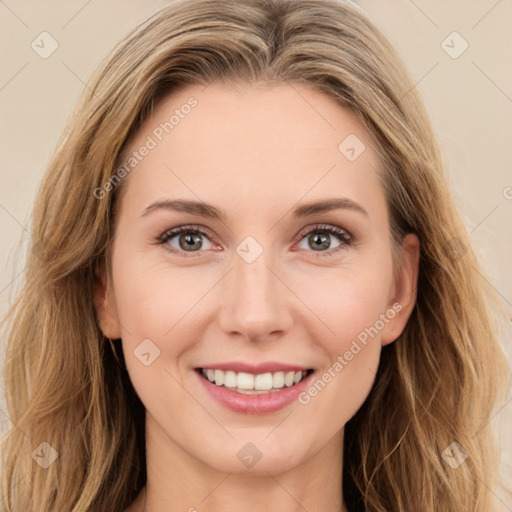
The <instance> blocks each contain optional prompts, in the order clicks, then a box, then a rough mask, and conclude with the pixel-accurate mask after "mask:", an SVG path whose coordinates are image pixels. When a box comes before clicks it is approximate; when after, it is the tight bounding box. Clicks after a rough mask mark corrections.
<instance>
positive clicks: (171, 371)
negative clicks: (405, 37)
mask: <svg viewBox="0 0 512 512" xmlns="http://www.w3.org/2000/svg"><path fill="white" fill-rule="evenodd" d="M191 96H193V97H194V98H195V99H197V101H198V105H197V106H196V107H195V108H194V109H192V110H191V112H190V114H188V115H187V116H185V117H184V118H183V119H181V120H180V123H179V124H178V125H177V126H175V128H174V129H173V131H172V132H171V133H169V134H168V135H166V136H165V137H164V138H163V140H162V141H161V142H159V143H158V145H157V146H156V147H155V148H154V149H152V150H151V151H150V152H149V154H148V155H147V156H145V157H144V158H143V159H142V161H141V162H140V163H139V164H138V165H137V167H136V168H135V169H134V170H132V171H131V173H130V174H129V175H128V177H127V178H125V179H124V182H123V183H122V187H123V194H122V199H121V201H120V203H118V205H117V206H118V210H117V222H116V236H115V239H114V242H113V252H112V286H108V285H107V281H106V278H105V272H104V271H103V269H99V270H98V280H97V283H96V286H95V297H96V307H97V311H98V319H99V323H100V327H101V329H102V331H103V333H104V334H105V335H106V336H108V337H109V338H111V339H117V338H122V345H123V351H124V354H125V358H126V363H127V367H128V371H129V374H130V378H131V380H132V382H133V385H134V387H135V389H136V391H137V393H138V395H139V396H140V398H141V400H142V402H143V403H144V405H145V407H146V411H147V412H146V457H147V465H148V484H147V487H146V488H145V489H143V491H142V492H141V493H140V495H139V496H138V498H137V500H136V501H135V502H134V503H133V504H132V506H131V507H129V508H128V509H127V511H129V512H141V511H143V510H145V511H146V512H150V511H152V512H155V511H159V512H166V511H178V510H179V511H185V510H189V511H192V510H194V508H192V507H195V509H197V510H199V511H201V512H202V511H209V512H218V511H223V512H226V511H227V512H229V511H235V510H237V511H238V510H240V509H243V510H244V511H245V512H255V511H261V510H269V511H280V512H287V511H289V512H291V511H297V510H304V509H305V510H315V511H317V512H327V511H329V512H332V511H333V510H341V511H346V509H345V507H344V504H343V497H342V494H341V485H340V483H341V471H342V458H343V433H344V425H345V423H346V422H347V421H348V420H349V419H350V418H351V417H352V416H353V415H354V413H355V412H356V411H357V410H358V409H359V408H360V406H361V404H362V403H363V401H364V400H365V398H366V397H367V395H368V393H369V391H370V389H371V387H372V385H373V382H374V379H375V373H376V371H377V367H378V363H379V358H380V353H381V348H382V346H384V345H386V344H389V343H392V342H393V341H394V340H396V338H397V337H398V336H399V335H400V333H401V332H402V331H403V329H404V327H405V325H406V323H407V320H408V318H409V316H410V313H411V311H412V309H413V307H414V303H415V300H416V282H417V273H418V259H419V242H418V239H417V237H416V236H415V235H412V234H411V235H408V236H407V237H406V238H405V241H404V244H403V247H402V257H403V262H404V264H403V269H402V271H401V273H400V274H399V275H398V276H397V277H396V278H395V277H394V275H393V265H392V256H391V245H390V234H389V233H390V231H389V219H388V213H387V212H388V210H387V205H386V200H385V196H384V190H383V188H382V186H381V184H380V182H379V180H378V177H377V171H378V169H379V167H380V165H381V164H380V162H379V160H378V158H377V155H376V153H375V152H374V151H373V150H372V148H371V144H372V140H371V139H370V136H369V134H368V132H367V131H366V129H365V128H364V126H363V125H362V123H361V122H360V121H359V119H358V117H357V116H356V115H355V114H353V113H352V112H351V111H349V110H347V109H345V108H343V107H341V106H340V105H338V104H337V103H335V102H334V100H332V99H331V98H329V97H328V96H327V95H325V94H324V93H322V92H320V91H317V90H315V89H313V88H311V87H310V86H307V85H304V84H302V85H300V84H294V85H293V87H292V86H291V85H289V84H278V85H273V86H265V87H263V86H259V87H257V86H247V85H237V86H236V87H234V84H227V83H216V84H213V85H210V86H208V87H207V88H205V87H204V86H200V85H197V86H188V87H187V88H185V89H183V90H181V91H178V92H174V93H173V94H172V95H171V96H169V97H167V98H166V99H165V101H164V102H163V103H161V104H160V105H158V106H157V108H156V109H155V110H154V112H153V114H152V117H151V118H149V119H148V120H146V122H145V123H144V125H143V126H142V128H141V129H140V131H139V132H138V134H137V135H136V136H135V138H134V139H133V140H132V141H131V142H130V145H129V148H128V152H131V151H133V150H137V149H138V148H140V146H142V145H143V144H144V142H145V141H146V140H147V136H148V135H151V133H152V131H153V130H154V129H155V128H156V127H157V126H158V125H159V124H160V123H161V122H164V121H165V120H168V119H169V117H170V116H171V115H172V113H173V112H174V110H175V109H176V108H180V106H182V105H183V104H185V103H186V102H187V100H188V99H189V98H190V97H191ZM348 134H356V135H357V137H358V138H359V139H360V140H361V141H363V143H364V144H365V145H366V149H365V150H364V151H363V152H362V154H361V155H360V156H359V157H358V158H357V159H356V160H355V161H349V160H348V159H347V158H346V157H345V156H344V155H343V154H342V153H341V152H340V151H339V150H338V145H339V144H340V142H342V141H343V140H344V139H345V137H346V136H347V135H348ZM336 196H343V197H347V198H350V199H352V200H353V201H355V202H357V203H358V204H360V205H361V206H362V207H363V208H364V209H365V210H366V211H367V214H368V215H367V216H366V215H363V214H361V213H360V212H357V211H354V210H350V209H337V210H331V211H328V212H324V213H319V214H315V215H312V216H310V217H306V218H293V217H292V215H291V212H292V210H293V209H294V208H295V207H296V206H298V204H303V203H305V202H310V201H313V200H319V199H326V198H330V197H336ZM176 198H182V199H189V200H202V201H205V202H208V203H211V204H213V205H215V206H216V207H217V208H222V209H224V210H225V212H226V219H225V220H224V221H222V222H221V221H219V220H214V219H209V218H205V217H201V216H197V215H193V214H189V213H184V212H177V211H172V210H170V209H164V208H161V209H157V210H154V211H152V212H151V213H149V214H148V215H144V216H143V212H144V211H145V209H146V208H147V207H148V206H149V205H150V204H152V203H153V202H155V201H161V200H165V199H176ZM190 224H195V225H200V226H202V227H204V228H207V230H208V231H209V232H210V233H211V236H206V237H205V236H201V235H199V237H200V239H201V240H202V246H201V248H199V249H197V248H196V249H192V250H191V251H189V252H186V251H185V250H184V249H180V245H179V241H180V235H177V236H175V237H174V238H173V239H172V241H169V242H168V243H167V245H171V246H172V247H174V249H175V250H177V251H181V254H182V255H183V256H180V255H178V254H173V253H171V252H169V250H167V249H166V246H165V245H158V244H156V243H155V241H154V239H155V238H156V237H158V236H159V235H161V234H162V233H163V232H165V231H167V230H169V229H170V228H175V227H178V226H184V225H190ZM317 224H327V225H332V226H338V227H340V228H341V229H344V230H346V231H348V232H349V233H350V234H351V235H352V237H353V244H352V245H350V246H341V249H340V250H338V251H335V252H333V253H332V254H331V255H329V256H323V257H322V255H321V252H322V250H323V251H324V252H326V251H328V250H330V249H332V248H336V247H339V246H340V245H342V244H343V241H340V240H339V239H338V238H337V237H336V236H335V235H332V234H331V235H327V238H328V241H330V246H328V248H324V249H322V250H315V245H314V243H315V242H314V240H313V241H312V240H311V237H309V235H308V232H309V231H310V229H313V228H315V226H316V225H317ZM301 233H303V235H302V237H301V238H300V239H298V238H297V237H298V236H299V235H301ZM315 233H317V232H313V233H312V234H315ZM320 234H321V233H320ZM183 236H184V235H181V237H182V239H183ZM247 236H251V237H253V238H254V239H255V240H256V241H257V242H258V244H259V245H260V246H261V247H262V248H263V252H262V254H261V255H260V256H259V257H258V258H256V259H255V260H254V261H253V262H252V263H247V262H246V261H244V259H242V258H241V257H240V256H239V254H238V253H237V252H236V248H237V246H238V245H239V244H240V243H241V242H242V241H243V240H244V239H245V238H246V237H247ZM308 239H309V241H308ZM187 255H188V256H189V257H187ZM395 303H399V304H400V305H401V310H400V312H399V313H397V314H396V315H395V316H394V318H393V319H389V320H388V321H387V322H386V323H385V325H384V327H383V328H382V329H381V330H380V331H379V333H378V335H376V336H374V337H373V338H370V341H369V342H368V344H367V345H366V346H365V347H364V348H363V350H361V351H360V352H359V353H358V354H357V355H356V356H354V358H353V359H352V360H351V361H350V362H349V363H348V364H347V365H346V366H345V367H344V368H343V370H342V371H341V372H339V373H337V374H336V377H335V378H333V379H332V381H331V382H329V383H328V384H327V385H326V386H325V388H324V389H323V390H322V391H321V392H320V393H318V395H317V396H315V397H314V398H312V399H311V401H310V403H308V404H307V405H302V404H300V403H298V402H294V403H292V404H291V405H289V406H287V407H286V408H285V409H282V410H280V411H278V412H274V413H269V414H261V415H245V414H240V413H235V412H232V411H229V410H227V409H225V408H224V407H223V406H222V405H220V404H218V403H217V402H216V401H214V400H213V399H212V398H211V397H210V395H209V394H208V393H207V391H206V390H205V389H204V387H203V386H202V384H201V382H200V381H199V379H198V376H197V374H196V373H195V372H194V368H195V367H198V366H204V365H205V363H208V362H210V363H217V362H224V361H241V360H242V361H251V362H261V361H269V360H271V361H281V362H287V363H294V364H298V365H303V366H306V367H308V368H315V369H317V370H318V373H317V375H321V374H322V373H323V372H324V371H326V370H327V369H328V368H329V367H332V364H333V362H334V361H336V359H337V357H338V356H339V355H343V354H344V353H345V352H346V351H347V350H348V349H349V348H350V345H351V343H352V341H353V340H355V339H356V337H357V336H358V334H359V333H361V332H362V331H364V329H365V328H368V327H370V326H373V325H374V324H375V322H376V320H378V319H379V315H381V314H383V313H386V311H388V310H389V309H390V308H392V305H393V304H395ZM148 338H149V339H151V340H152V342H153V343H154V344H155V345H156V346H158V348H159V349H160V351H161V352H160V356H159V357H158V358H156V359H155V360H154V361H153V362H152V363H151V364H150V365H149V366H145V365H144V364H142V363H141V361H140V360H139V359H138V358H137V357H135V355H134V350H135V349H136V347H137V346H138V345H139V344H140V343H141V342H142V340H144V339H148ZM248 442H251V443H253V444H254V445H255V446H256V447H257V448H258V450H259V451H260V452H261V454H262V457H261V459H260V460H259V461H258V462H257V463H256V464H255V465H254V466H253V467H252V468H247V467H246V466H245V465H244V464H242V463H241V462H240V460H239V459H238V457H237V452H238V451H239V450H240V449H241V448H242V447H243V446H244V445H245V444H246V443H248ZM173 482H177V483H176V484H173ZM299 504H300V505H299ZM302 507H303V508H302Z"/></svg>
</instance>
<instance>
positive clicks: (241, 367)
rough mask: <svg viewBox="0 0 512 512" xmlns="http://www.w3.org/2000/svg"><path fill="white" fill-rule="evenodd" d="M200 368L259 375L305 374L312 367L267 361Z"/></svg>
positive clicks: (231, 363) (239, 362)
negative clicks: (280, 373) (278, 373)
mask: <svg viewBox="0 0 512 512" xmlns="http://www.w3.org/2000/svg"><path fill="white" fill-rule="evenodd" d="M198 368H206V369H211V370H223V371H233V372H236V373H239V372H245V373H252V374H254V375H259V374H262V373H275V372H300V371H302V372H305V371H307V370H311V369H312V368H311V367H307V366H300V365H296V364H289V363H279V362H276V361H267V362H263V363H259V364H254V363H246V362H243V361H231V362H225V363H213V364H205V365H202V366H199V367H198Z"/></svg>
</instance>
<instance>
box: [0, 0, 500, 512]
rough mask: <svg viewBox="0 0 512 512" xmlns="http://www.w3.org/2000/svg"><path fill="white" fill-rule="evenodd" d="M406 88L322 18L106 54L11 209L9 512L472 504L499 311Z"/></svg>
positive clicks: (157, 32) (221, 5)
mask: <svg viewBox="0 0 512 512" xmlns="http://www.w3.org/2000/svg"><path fill="white" fill-rule="evenodd" d="M413 85H414V84H413V83H412V81H411V79H410V77H409V76H408V74H407V72H406V71H405V69H404V67H403V64H402V63H401V62H400V60H399V59H398V57H397V55H396V53H395V51H394V50H393V48H392V47H391V46H390V44H389V43H388V42H387V40H386V39H385V38H384V37H383V36H382V35H381V34H380V33H379V32H378V30H377V29H376V28H375V27H374V26H373V25H372V24H371V23H370V22H369V21H368V19H367V18H366V17H365V15H364V14H363V13H362V12H361V11H360V10H359V9H357V8H356V7H354V6H353V5H352V4H349V3H341V2H337V1H335V0H315V1H311V0H294V1H277V0H275V1H270V0H268V1H267V0H244V1H242V2H239V1H237V2H235V1H231V0H229V1H206V0H186V1H184V0H181V1H174V2H172V3H171V4H170V5H169V6H168V7H166V8H165V9H163V10H162V11H161V12H159V13H158V14H156V15H155V16H153V17H152V18H151V19H149V20H148V21H147V22H145V23H144V24H142V25H141V26H140V27H138V28H137V29H136V30H135V31H133V32H132V33H131V34H130V35H129V36H128V37H127V38H126V40H125V41H124V42H122V43H121V44H120V45H119V46H118V47H117V48H116V49H115V51H114V52H113V54H112V55H111V56H110V57H109V58H107V59H106V60H105V62H104V63H103V64H102V66H101V67H100V69H99V70H98V71H97V73H96V74H95V75H94V77H93V78H92V80H91V82H90V83H89V86H88V87H87V88H86V90H85V91H84V95H83V98H82V100H81V102H80V104H79V106H78V107H77V110H76V111H75V113H74V116H73V119H72V120H71V122H70V124H69V126H68V127H67V129H66V131H65V134H64V136H63V138H62V142H61V143H60V145H59V147H58V149H57V151H56V154H55V156H54V158H53V159H52V161H51V163H50V165H49V168H48V170H47V173H46V175H45V178H44V181H43V184H42V187H41V190H40V192H39V194H38V197H37V200H36V204H35V208H34V215H33V230H32V236H33V250H32V252H31V254H30V256H29V261H28V269H27V275H26V276H27V277H26V284H25V287H24V289H23V290H22V292H21V294H20V296H19V297H18V299H17V301H16V303H15V304H14V306H13V309H12V312H11V323H10V333H9V334H10V335H9V340H8V354H7V363H6V390H7V398H8V406H9V414H10V417H11V418H12V420H13V424H14V426H13V428H12V429H11V430H10V431H9V433H8V435H7V436H6V438H5V440H4V446H3V457H4V462H3V464H4V470H3V475H2V478H3V480H2V482H3V488H2V492H3V495H4V498H3V501H4V509H5V510H6V511H21V510H23V511H27V510H38V511H39V510H45V511H50V510H51V511H55V510H59V511H60V510H62V511H64V510H72V511H74V512H78V511H86V510H87V511H103V510H107V509H108V510H113V511H127V512H139V511H141V512H142V511H146V512H150V511H159V512H160V511H162V512H163V511H166V510H189V511H192V510H224V511H228V510H235V509H236V510H238V509H239V508H240V506H243V507H244V509H246V510H248V511H253V510H254V511H255V510H274V509H275V510H281V511H286V510H298V509H305V510H317V511H320V512H324V511H332V510H338V511H344V512H348V511H350V512H352V511H359V510H365V511H372V512H373V511H375V512H376V511H379V512H384V511H390V510H393V511H404V512H405V511H412V510H414V511H419V510H421V511H422V512H433V511H439V510H443V511H461V510H463V511H469V510H471V511H475V512H476V511H482V512H483V511H489V510H492V509H493V497H494V495H493V492H492V489H493V488H494V486H495V483H496V482H495V480H496V463H497V461H496V460H495V455H494V451H493V446H494V439H493V436H492V432H491V431H490V428H489V425H488V423H489V420H490V419H491V417H492V414H493V413H494V411H495V410H496V404H497V403H499V399H500V397H502V393H503V389H504V387H503V384H504V381H505V377H506V366H505V363H504V359H503V357H502V355H501V349H500V345H499V337H500V332H499V324H498V322H497V321H496V318H495V316H494V314H493V313H491V311H492V310H493V308H494V309H495V310H499V311H501V312H502V313H503V309H502V308H501V305H500V302H499V299H498V298H497V297H496V295H495V293H494V291H493V289H492V287H490V286H489V285H488V284H487V282H486V281H485V280H482V279H481V277H480V276H479V273H481V272H482V271H481V269H480V267H479V265H478V262H477V260H476V258H475V255H474V253H473V251H472V249H471V246H470V240H469V237H468V235H467V233H466V231H465V229H464V226H463V223H462V222H461V220H460V216H459V214H458V212H457V211H456V209H455V207H454V205H453V202H452V199H451V197H450V194H449V191H448V189H447V186H446V181H445V177H444V175H443V169H442V163H441V160H440V156H439V151H438V147H437V143H436V140H435V137H434V135H433V132H432V128H431V126H430V123H429V120H428V117H427V114H426V112H425V110H424V108H423V106H422V104H421V101H420V100H419V98H418V96H417V94H416V92H415V90H414V87H413Z"/></svg>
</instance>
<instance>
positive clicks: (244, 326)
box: [221, 237, 290, 339]
mask: <svg viewBox="0 0 512 512" xmlns="http://www.w3.org/2000/svg"><path fill="white" fill-rule="evenodd" d="M274 266H275V265H274V258H273V251H272V250H271V249H270V248H264V247H263V246H262V245H261V244H259V243H258V242H256V240H255V239H254V238H252V237H248V238H247V239H245V240H244V241H243V242H242V243H240V244H239V246H238V247H237V249H236V254H234V257H233V271H232V272H230V274H231V277H230V279H228V280H227V282H226V285H225V290H224V291H225V292H226V293H225V294H223V295H224V296H223V298H222V302H223V308H222V309H223V314H222V315H221V321H222V328H223V329H224V330H225V331H226V332H233V331H237V332H239V333H240V334H243V335H244V336H245V337H247V338H249V339H257V338H259V337H264V336H266V335H268V334H270V333H272V332H275V331H283V330H285V329H287V328H288V326H289V321H290V317H289V312H288V311H287V309H286V308H285V307H284V303H283V302H282V301H283V289H282V287H283V285H282V283H280V281H279V279H277V277H276V276H275V275H274V272H275V270H274V269H273V267H274ZM269 267H270V268H269ZM270 269H272V270H273V271H271V270H270Z"/></svg>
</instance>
